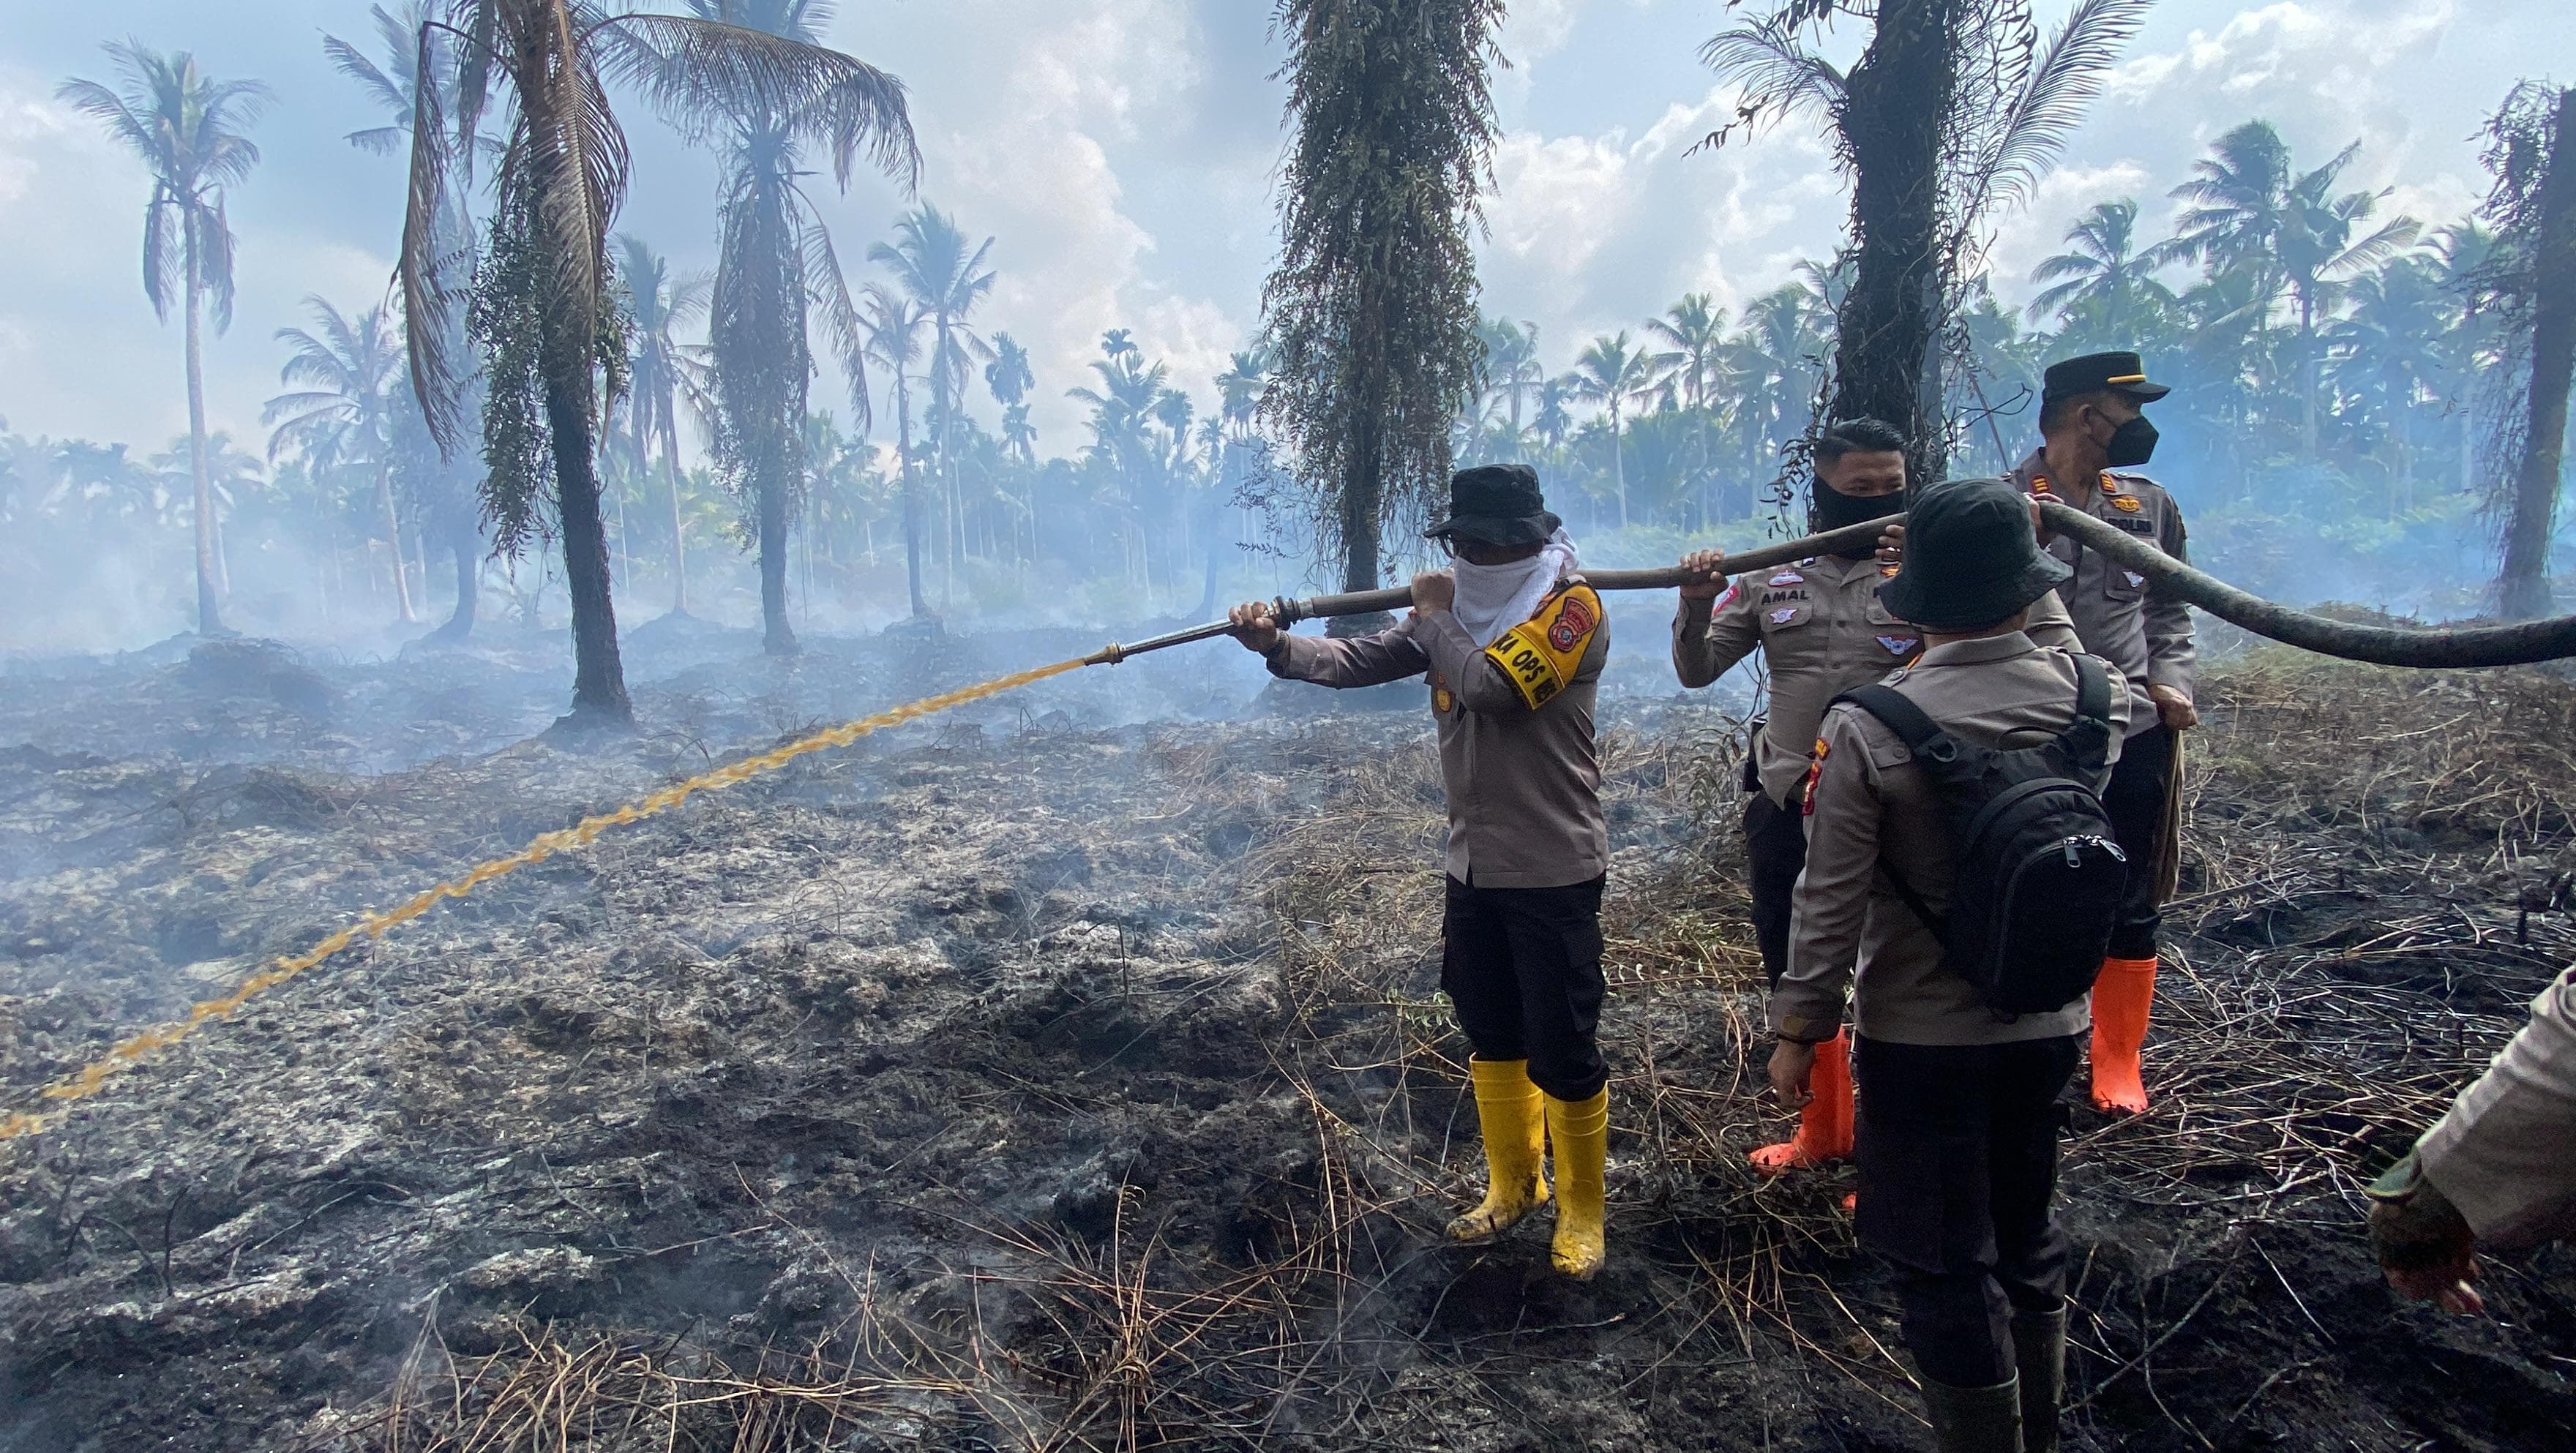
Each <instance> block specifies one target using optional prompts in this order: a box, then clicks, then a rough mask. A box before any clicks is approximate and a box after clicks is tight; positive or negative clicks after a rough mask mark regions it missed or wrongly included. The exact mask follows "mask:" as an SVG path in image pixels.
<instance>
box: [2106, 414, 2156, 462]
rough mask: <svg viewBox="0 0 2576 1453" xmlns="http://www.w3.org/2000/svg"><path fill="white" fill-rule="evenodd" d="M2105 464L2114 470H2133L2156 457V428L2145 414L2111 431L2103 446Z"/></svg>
mask: <svg viewBox="0 0 2576 1453" xmlns="http://www.w3.org/2000/svg"><path fill="white" fill-rule="evenodd" d="M2102 449H2103V455H2102V459H2103V462H2104V463H2106V464H2108V465H2110V466H2111V467H2112V468H2113V469H2133V468H2136V467H2137V466H2138V465H2141V464H2144V463H2146V462H2147V461H2148V460H2150V459H2153V458H2155V457H2156V426H2155V425H2153V424H2150V423H2148V422H2147V419H2146V416H2145V415H2144V414H2141V415H2139V416H2138V417H2136V418H2134V419H2131V420H2130V421H2129V422H2127V423H2125V424H2122V425H2121V426H2120V427H2118V428H2116V429H2114V430H2112V431H2111V442H2109V443H2107V444H2105V445H2103V446H2102Z"/></svg>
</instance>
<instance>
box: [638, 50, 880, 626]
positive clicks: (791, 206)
mask: <svg viewBox="0 0 2576 1453" xmlns="http://www.w3.org/2000/svg"><path fill="white" fill-rule="evenodd" d="M689 8H690V10H691V11H692V12H693V13H694V14H695V15H696V17H697V18H698V19H699V20H700V21H703V22H705V23H707V24H709V25H714V26H722V27H726V28H729V29H732V30H735V31H737V32H738V33H740V34H743V35H756V36H759V37H762V38H763V41H764V42H765V43H768V44H773V45H776V44H783V45H792V46H799V47H803V48H804V49H806V50H809V51H811V52H813V53H815V54H817V55H834V54H836V53H834V52H830V51H825V50H823V49H822V48H821V41H822V37H823V31H824V28H825V27H826V26H827V25H829V24H830V22H831V17H832V6H831V4H830V0H689ZM687 59H688V57H687V53H686V52H684V51H675V52H673V53H672V54H671V56H670V62H671V63H672V64H675V65H685V64H686V63H687ZM838 59H839V60H841V61H842V62H844V63H845V64H844V66H843V68H842V72H841V74H840V76H839V77H838V79H837V80H836V81H835V83H834V84H832V85H829V86H825V87H821V88H818V89H815V90H812V91H810V92H806V93H802V94H799V95H796V96H793V97H784V96H781V95H779V94H777V93H775V92H774V91H772V90H770V89H768V88H766V87H762V86H756V85H754V86H718V87H712V88H691V89H690V90H689V91H688V92H687V93H685V94H684V95H683V96H681V97H679V98H677V104H675V105H673V106H671V107H669V108H667V109H669V110H671V111H672V113H673V119H674V120H675V121H677V122H679V123H680V124H681V125H682V127H683V128H684V129H686V130H688V131H689V132H690V133H692V134H694V135H702V136H714V137H719V138H721V140H722V143H723V145H724V147H725V176H724V183H723V187H724V191H723V197H722V200H721V202H720V204H719V213H720V216H721V218H722V233H723V243H722V247H721V250H720V252H719V254H718V260H717V263H716V278H715V288H714V291H713V293H712V295H711V296H710V299H709V310H708V324H707V336H708V342H709V345H710V347H711V349H712V353H713V358H714V364H715V368H714V376H713V382H714V391H715V404H716V409H715V421H716V437H715V455H716V461H717V464H718V465H719V467H720V468H721V469H722V471H723V473H724V474H725V476H726V477H727V478H728V479H729V480H731V481H732V482H733V483H734V484H735V486H736V487H737V488H738V489H739V490H740V491H741V492H742V493H743V494H745V495H747V496H748V497H749V501H750V504H751V517H752V523H753V536H754V539H755V542H756V543H757V545H758V547H759V550H760V614H761V622H762V633H761V644H762V648H763V649H764V650H767V651H769V652H770V653H771V654H773V655H782V654H786V653H790V652H793V651H794V650H795V649H796V636H795V633H794V632H793V631H792V630H790V629H789V628H788V624H787V535H788V531H789V529H790V528H791V527H792V525H793V523H794V520H795V517H796V514H797V511H798V508H799V506H800V502H801V498H802V494H803V490H804V481H805V479H806V477H807V471H806V468H805V461H804V459H803V457H802V455H803V442H802V441H803V438H804V429H805V422H806V416H807V410H806V385H807V382H808V380H809V379H811V377H812V376H813V372H814V363H813V350H812V346H811V343H810V342H809V339H810V338H811V337H812V336H813V334H814V332H815V330H816V326H817V325H818V324H819V325H820V332H821V335H822V337H823V339H824V340H825V343H826V346H827V347H828V348H829V350H830V352H831V354H832V356H833V357H834V359H835V360H836V361H837V362H838V363H839V364H840V367H841V371H842V373H843V375H844V376H845V377H846V378H847V379H848V381H849V387H850V402H851V407H852V410H853V414H854V417H853V420H852V422H853V423H855V424H856V425H857V426H858V427H859V428H860V429H862V430H864V429H865V428H866V427H867V425H868V382H867V353H866V350H865V348H864V347H863V345H862V340H861V338H860V333H859V317H858V310H857V308H856V306H855V305H854V304H853V303H852V302H851V300H850V290H849V284H848V282H847V281H846V280H845V279H844V277H843V276H842V272H841V265H840V260H839V259H838V257H836V256H835V255H834V252H833V248H832V235H831V233H830V231H829V230H827V229H826V228H825V227H824V226H823V221H822V216H821V214H820V213H819V212H817V211H816V210H815V207H814V204H813V201H812V199H811V198H809V197H808V196H807V195H806V192H805V189H804V185H803V182H802V180H801V179H802V178H803V177H804V176H805V175H806V174H807V173H806V172H805V171H804V169H803V168H804V156H805V152H806V151H807V149H808V148H820V149H821V150H822V151H824V152H825V153H826V154H828V155H829V156H830V158H831V162H832V174H833V177H834V179H835V181H837V182H838V183H839V184H840V186H841V187H842V188H843V189H845V190H846V189H847V187H848V185H849V181H850V176H851V173H852V171H853V169H854V168H855V167H856V165H857V163H858V161H859V160H860V157H861V154H862V153H863V152H864V153H866V154H867V155H868V156H869V157H870V158H871V159H873V160H874V161H875V162H876V163H877V164H879V165H880V166H881V167H883V168H884V169H885V171H886V172H887V173H888V174H890V175H892V176H893V177H894V178H895V179H896V180H897V181H898V182H900V183H902V184H903V185H904V186H906V187H907V188H908V187H910V186H911V185H912V182H913V179H914V178H915V177H917V176H918V175H919V173H920V170H921V154H920V151H919V149H918V147H917V146H916V145H915V143H914V140H913V135H912V121H911V118H910V116H909V115H908V113H907V111H906V109H905V104H904V94H903V83H902V82H900V81H897V80H896V79H895V78H894V77H892V76H889V75H887V74H885V73H884V72H882V71H879V70H877V69H875V68H874V67H871V66H867V65H864V64H862V63H860V62H858V61H855V60H850V59H849V58H848V57H846V56H841V57H838Z"/></svg>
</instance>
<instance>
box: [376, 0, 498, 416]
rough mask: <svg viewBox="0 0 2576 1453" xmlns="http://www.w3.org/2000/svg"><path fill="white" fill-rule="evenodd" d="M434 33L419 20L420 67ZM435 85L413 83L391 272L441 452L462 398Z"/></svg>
mask: <svg viewBox="0 0 2576 1453" xmlns="http://www.w3.org/2000/svg"><path fill="white" fill-rule="evenodd" d="M431 33H432V28H431V26H430V25H429V24H423V25H422V26H421V28H420V33H419V35H418V36H417V37H415V39H414V42H413V44H414V46H415V47H416V49H417V52H418V64H419V65H420V66H421V67H422V68H423V70H424V72H426V71H427V70H428V68H429V67H430V66H431V65H432V64H433V63H434V62H433V51H432V44H433V42H432V40H431ZM468 49H469V51H470V50H471V47H469V48H468ZM478 89H479V85H478ZM438 90H439V88H438V87H436V86H415V87H413V88H412V113H411V177H410V185H409V187H408V189H407V192H406V195H405V198H404V205H403V233H402V253H401V256H400V258H399V259H398V260H397V261H396V263H395V267H394V275H395V278H396V279H397V281H398V282H399V283H400V284H401V287H402V300H403V320H404V330H403V331H404V334H405V336H406V337H407V338H408V340H409V349H408V351H409V354H410V363H411V390H412V396H413V398H415V399H417V400H418V401H419V403H420V413H421V418H422V420H423V421H424V422H425V423H427V424H428V426H429V434H430V438H431V440H432V441H433V442H435V443H436V444H437V445H438V452H439V454H440V455H441V457H444V458H453V457H455V454H456V446H457V443H458V441H459V439H460V438H461V437H462V434H463V429H462V418H461V415H462V413H463V404H462V401H461V400H460V399H459V398H458V397H457V389H456V382H457V377H456V372H455V363H454V360H452V359H451V358H450V357H449V351H450V340H451V339H452V338H453V337H454V334H455V330H454V328H453V326H452V323H453V314H452V310H453V308H454V306H455V302H456V294H455V290H454V289H453V288H451V287H450V286H449V285H448V280H447V273H446V269H444V268H443V267H441V266H440V265H439V261H440V259H439V256H438V253H439V245H438V218H439V213H440V210H441V209H442V208H443V207H444V206H445V204H446V200H447V144H448V143H447V137H446V135H445V132H446V129H447V122H446V118H445V117H444V116H443V115H442V114H441V108H440V106H439V100H438ZM457 124H458V128H459V144H460V145H469V144H470V136H469V128H470V126H471V122H470V121H469V120H468V119H467V118H465V117H464V116H463V115H462V114H460V116H459V118H458V123H457Z"/></svg>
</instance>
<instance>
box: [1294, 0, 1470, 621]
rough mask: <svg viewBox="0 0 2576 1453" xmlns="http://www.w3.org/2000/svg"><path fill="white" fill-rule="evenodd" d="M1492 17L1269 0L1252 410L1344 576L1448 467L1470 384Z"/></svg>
mask: <svg viewBox="0 0 2576 1453" xmlns="http://www.w3.org/2000/svg"><path fill="white" fill-rule="evenodd" d="M1502 18H1503V6H1502V3H1501V0H1280V3H1279V6H1278V10H1277V20H1276V24H1277V27H1278V30H1279V32H1280V34H1281V35H1283V36H1285V37H1286V38H1287V40H1288V46H1289V59H1288V64H1287V68H1286V75H1287V77H1288V90H1289V99H1288V114H1289V117H1290V122H1291V126H1292V129H1293V133H1294V135H1293V139H1292V140H1291V142H1290V144H1289V153H1288V159H1287V162H1286V165H1285V168H1284V170H1283V173H1282V182H1283V185H1282V186H1281V187H1280V233H1281V244H1282V245H1281V251H1280V258H1279V263H1278V266H1277V268H1276V269H1275V270H1274V271H1273V272H1272V273H1271V275H1270V279H1269V282H1268V283H1267V284H1266V285H1265V286H1264V288H1263V289H1262V316H1263V322H1264V325H1265V328H1266V331H1267V335H1268V346H1269V351H1270V355H1271V364H1272V378H1273V380H1274V381H1273V382H1272V384H1271V386H1270V387H1269V388H1268V389H1267V390H1266V391H1264V393H1263V394H1262V401H1261V411H1262V415H1263V417H1264V418H1265V419H1266V420H1268V421H1269V422H1270V423H1271V425H1273V426H1274V429H1275V433H1276V436H1277V437H1278V438H1279V439H1280V441H1281V443H1282V444H1283V445H1284V446H1285V448H1286V449H1287V451H1288V455H1289V458H1290V459H1291V460H1292V461H1293V468H1294V471H1295V477H1296V478H1297V480H1298V482H1299V483H1300V484H1302V485H1303V486H1304V487H1305V489H1306V490H1307V491H1308V492H1309V494H1310V495H1311V496H1312V498H1313V499H1314V501H1315V504H1316V507H1317V514H1318V515H1319V516H1320V517H1321V518H1322V520H1323V521H1324V523H1325V527H1326V530H1327V533H1328V536H1329V537H1330V538H1331V539H1332V540H1333V542H1334V543H1335V544H1336V545H1337V546H1338V547H1339V553H1340V554H1341V556H1342V584H1343V587H1344V588H1345V589H1349V590H1367V589H1372V588H1374V587H1375V586H1376V585H1377V584H1378V583H1379V579H1378V577H1379V573H1380V570H1381V564H1380V557H1379V544H1378V542H1379V535H1380V532H1381V531H1382V530H1383V529H1385V528H1386V527H1387V526H1389V525H1391V524H1394V523H1396V522H1397V521H1399V520H1402V519H1405V518H1407V517H1408V516H1415V515H1418V514H1420V513H1421V512H1422V511H1423V510H1424V509H1425V508H1426V507H1427V506H1429V505H1430V503H1431V502H1432V501H1434V500H1435V499H1436V498H1437V497H1438V496H1439V493H1440V492H1441V490H1443V489H1444V488H1445V487H1446V485H1447V483H1448V476H1449V463H1450V458H1449V431H1450V423H1451V421H1453V420H1455V419H1456V418H1457V417H1458V413H1459V410H1460V409H1461V407H1462V406H1463V405H1464V404H1465V403H1466V401H1467V400H1468V398H1469V397H1470V396H1471V395H1472V394H1473V393H1474V391H1475V387H1476V371H1477V367H1476V366H1477V348H1476V321H1477V312H1476V264H1475V255H1474V251H1473V248H1472V237H1471V235H1470V233H1471V228H1472V225H1473V224H1474V222H1475V221H1476V218H1477V217H1478V215H1479V211H1478V203H1477V188H1478V186H1479V184H1480V183H1481V182H1483V181H1484V180H1486V178H1487V173H1488V165H1489V162H1490V159H1491V157H1492V154H1493V147H1494V138H1495V130H1496V123H1495V119H1494V106H1493V94H1492V90H1491V88H1490V85H1489V80H1488V78H1489V71H1488V66H1489V64H1490V62H1491V61H1492V59H1493V58H1494V55H1495V50H1494V33H1495V29H1496V27H1497V26H1499V25H1500V24H1501V22H1502ZM1373 624H1374V623H1373V622H1370V621H1367V620H1364V619H1362V618H1357V617H1342V618H1339V619H1337V621H1336V622H1335V628H1336V629H1338V630H1342V631H1356V630H1366V629H1369V628H1371V626H1372V625H1373Z"/></svg>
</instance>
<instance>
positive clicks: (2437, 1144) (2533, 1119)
mask: <svg viewBox="0 0 2576 1453" xmlns="http://www.w3.org/2000/svg"><path fill="white" fill-rule="evenodd" d="M2415 1153H2416V1163H2417V1164H2418V1165H2420V1166H2421V1167H2422V1168H2423V1171H2424V1174H2425V1176H2426V1177H2427V1178H2428V1179H2430V1180H2431V1181H2432V1182H2433V1184H2434V1185H2435V1186H2436V1187H2437V1188H2439V1189H2440V1190H2441V1192H2442V1194H2443V1195H2445V1196H2447V1197H2449V1198H2450V1201H2451V1204H2452V1205H2454V1206H2457V1207H2459V1208H2460V1214H2461V1215H2462V1216H2464V1217H2466V1218H2467V1219H2468V1223H2469V1229H2470V1230H2472V1231H2475V1232H2476V1233H2477V1235H2478V1239H2479V1240H2480V1241H2483V1242H2488V1243H2491V1244H2493V1245H2495V1246H2497V1247H2499V1248H2501V1249H2506V1250H2510V1249H2513V1248H2516V1247H2522V1246H2531V1245H2535V1244H2537V1243H2539V1242H2542V1241H2548V1240H2552V1239H2559V1238H2569V1237H2576V970H2571V971H2569V972H2567V973H2563V974H2560V975H2559V976H2558V980H2557V982H2555V983H2553V984H2551V985H2550V986H2549V987H2548V988H2546V989H2543V990H2541V991H2540V997H2539V998H2537V999H2534V1000H2532V1001H2531V1022H2530V1023H2529V1024H2526V1025H2524V1026H2523V1028H2522V1032H2521V1033H2520V1034H2517V1035H2515V1036H2514V1037H2513V1041H2512V1043H2510V1044H2507V1045H2506V1046H2505V1047H2504V1053H2502V1054H2500V1055H2498V1056H2496V1061H2495V1063H2494V1064H2492V1065H2490V1066H2488V1067H2487V1072H2486V1074H2485V1075H2484V1076H2482V1077H2480V1078H2479V1080H2478V1082H2477V1083H2476V1084H2473V1085H2471V1086H2469V1087H2468V1089H2466V1090H2464V1091H2462V1092H2461V1094H2460V1098H2459V1100H2458V1101H2457V1102H2455V1103H2454V1104H2453V1105H2452V1106H2451V1108H2450V1111H2449V1112H2448V1113H2447V1114H2445V1115H2443V1117H2442V1118H2441V1119H2440V1120H2439V1121H2437V1122H2436V1123H2435V1124H2434V1126H2433V1128H2432V1129H2431V1130H2429V1131H2426V1132H2425V1134H2424V1138H2423V1140H2422V1141H2421V1142H2419V1143H2418V1144H2417V1145H2416V1147H2415Z"/></svg>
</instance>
